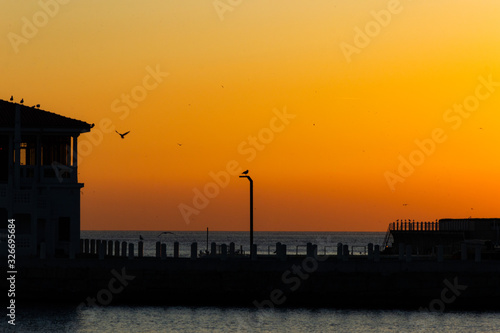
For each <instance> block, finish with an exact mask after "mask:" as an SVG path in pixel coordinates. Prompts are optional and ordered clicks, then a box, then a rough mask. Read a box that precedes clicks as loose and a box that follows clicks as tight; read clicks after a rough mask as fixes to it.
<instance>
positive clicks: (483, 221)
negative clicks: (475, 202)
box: [383, 218, 500, 255]
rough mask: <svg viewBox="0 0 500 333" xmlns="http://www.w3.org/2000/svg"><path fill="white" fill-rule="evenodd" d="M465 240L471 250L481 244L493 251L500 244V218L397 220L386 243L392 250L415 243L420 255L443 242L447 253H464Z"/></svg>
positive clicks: (391, 225) (390, 225) (389, 230)
mask: <svg viewBox="0 0 500 333" xmlns="http://www.w3.org/2000/svg"><path fill="white" fill-rule="evenodd" d="M463 244H465V246H466V247H467V248H468V249H469V250H470V251H473V250H474V249H475V247H476V245H478V244H479V245H481V246H482V251H484V252H488V251H493V249H494V246H495V245H499V244H500V218H469V219H440V220H436V221H433V222H422V221H421V222H418V221H417V222H415V221H414V220H413V221H411V220H397V221H396V222H393V223H390V224H389V227H388V230H387V234H386V237H385V240H384V244H383V245H384V246H385V249H386V252H387V253H392V254H397V253H400V252H401V250H400V249H401V248H402V247H401V245H403V249H405V248H404V246H406V245H411V247H412V253H413V254H419V255H428V254H436V253H437V252H436V251H437V246H438V245H441V246H443V251H444V254H447V255H452V254H457V253H460V252H461V251H462V246H464V245H463ZM403 251H404V250H403ZM474 251H475V250H474Z"/></svg>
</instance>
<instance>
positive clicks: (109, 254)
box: [108, 240, 113, 256]
mask: <svg viewBox="0 0 500 333" xmlns="http://www.w3.org/2000/svg"><path fill="white" fill-rule="evenodd" d="M112 255H113V241H112V240H109V241H108V256H112Z"/></svg>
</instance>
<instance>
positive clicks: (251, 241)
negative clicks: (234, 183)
mask: <svg viewBox="0 0 500 333" xmlns="http://www.w3.org/2000/svg"><path fill="white" fill-rule="evenodd" d="M240 178H247V179H248V181H249V182H250V255H252V249H253V246H252V245H253V180H252V178H251V177H250V176H248V175H245V176H240Z"/></svg>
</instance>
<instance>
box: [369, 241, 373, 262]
mask: <svg viewBox="0 0 500 333" xmlns="http://www.w3.org/2000/svg"><path fill="white" fill-rule="evenodd" d="M368 260H373V243H368Z"/></svg>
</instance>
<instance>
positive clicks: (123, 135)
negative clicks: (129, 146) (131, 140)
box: [115, 131, 130, 139]
mask: <svg viewBox="0 0 500 333" xmlns="http://www.w3.org/2000/svg"><path fill="white" fill-rule="evenodd" d="M115 132H116V133H118V131H115ZM129 133H130V131H128V132H125V133H123V134H121V133H118V134H119V135H120V136H121V137H122V139H125V135H127V134H129Z"/></svg>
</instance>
